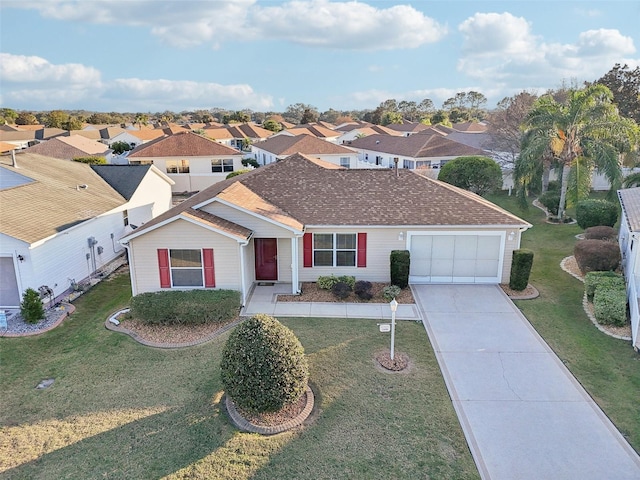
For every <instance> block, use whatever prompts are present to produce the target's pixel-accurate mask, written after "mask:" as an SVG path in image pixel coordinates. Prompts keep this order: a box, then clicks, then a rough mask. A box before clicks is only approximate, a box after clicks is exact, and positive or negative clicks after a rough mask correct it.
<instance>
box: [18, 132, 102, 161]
mask: <svg viewBox="0 0 640 480" xmlns="http://www.w3.org/2000/svg"><path fill="white" fill-rule="evenodd" d="M26 151H28V152H29V153H36V154H38V155H44V156H47V157H53V158H61V159H64V160H71V159H72V158H77V157H86V156H93V155H96V156H103V155H106V153H107V152H108V151H109V147H108V146H106V145H105V144H103V143H99V142H96V141H94V140H89V139H87V138H84V137H81V136H80V135H72V136H71V137H56V138H52V139H51V140H47V141H46V142H42V143H39V144H38V145H34V146H33V147H29V148H27V150H26Z"/></svg>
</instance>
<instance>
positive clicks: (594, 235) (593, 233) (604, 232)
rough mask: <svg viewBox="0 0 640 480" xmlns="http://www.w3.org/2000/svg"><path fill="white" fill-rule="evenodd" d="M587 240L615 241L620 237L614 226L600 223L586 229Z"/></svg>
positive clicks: (585, 236)
mask: <svg viewBox="0 0 640 480" xmlns="http://www.w3.org/2000/svg"><path fill="white" fill-rule="evenodd" d="M584 238H585V239H586V240H606V241H607V242H615V241H616V240H617V238H618V231H617V230H616V229H615V228H613V227H607V226H606V225H599V226H597V227H589V228H587V229H586V230H585V231H584Z"/></svg>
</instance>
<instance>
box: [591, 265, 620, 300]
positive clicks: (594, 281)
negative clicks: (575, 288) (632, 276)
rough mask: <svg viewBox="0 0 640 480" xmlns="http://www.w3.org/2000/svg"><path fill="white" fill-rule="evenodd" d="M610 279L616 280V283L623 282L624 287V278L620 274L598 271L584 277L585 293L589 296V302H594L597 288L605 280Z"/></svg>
mask: <svg viewBox="0 0 640 480" xmlns="http://www.w3.org/2000/svg"><path fill="white" fill-rule="evenodd" d="M609 278H614V279H616V280H615V281H618V282H622V285H624V284H625V283H624V277H623V276H622V275H620V274H618V273H615V272H611V271H607V272H598V271H593V272H589V273H587V274H586V275H585V276H584V293H586V294H587V298H588V299H589V300H593V295H594V294H595V293H596V288H598V285H600V283H601V282H602V281H603V280H605V279H609Z"/></svg>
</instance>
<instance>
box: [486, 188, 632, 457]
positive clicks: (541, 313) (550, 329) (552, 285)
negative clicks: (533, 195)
mask: <svg viewBox="0 0 640 480" xmlns="http://www.w3.org/2000/svg"><path fill="white" fill-rule="evenodd" d="M595 197H597V198H601V197H602V193H599V194H596V195H595ZM489 200H491V201H493V202H495V203H497V204H498V205H500V206H502V207H503V208H505V209H507V210H509V211H511V212H513V213H514V214H516V215H518V216H520V217H521V218H523V219H525V220H527V221H528V222H529V223H531V224H533V225H534V226H533V228H531V229H529V230H527V231H526V232H525V233H524V234H523V238H522V247H523V248H529V249H531V250H533V251H534V252H535V257H534V260H533V269H532V272H531V278H530V283H531V284H533V285H534V286H535V287H536V288H537V289H538V290H539V291H540V297H539V298H537V299H535V300H523V301H516V302H515V303H516V305H517V306H518V308H520V309H521V310H522V312H523V313H524V315H525V316H526V317H527V319H528V320H529V321H530V322H531V324H532V325H533V326H534V327H535V329H536V330H537V331H538V333H539V334H540V335H541V336H542V337H543V338H544V339H545V340H546V342H547V343H548V344H549V346H550V347H551V348H552V349H553V350H554V351H555V352H556V354H557V355H558V357H560V359H561V360H562V361H563V362H564V363H565V365H566V366H567V367H568V368H569V370H570V371H571V372H572V373H573V374H574V376H575V377H576V378H577V379H578V381H579V382H580V383H581V384H582V385H583V386H584V387H585V389H586V390H587V391H588V392H589V394H590V395H591V396H592V397H593V399H594V400H595V401H596V402H597V403H598V405H600V407H601V408H602V409H603V410H604V412H605V413H606V414H607V415H608V416H609V418H611V420H612V421H613V422H614V424H615V425H616V426H617V427H618V429H619V430H620V431H621V432H622V434H623V435H624V436H625V437H626V438H627V440H628V441H629V443H631V445H632V446H633V447H634V448H635V449H636V451H640V415H639V414H638V405H639V399H640V355H639V354H638V353H636V352H635V351H634V350H633V348H632V347H631V344H630V342H625V341H622V340H616V339H614V338H612V337H609V336H607V335H605V334H603V333H601V332H600V331H599V330H598V329H597V328H596V327H594V326H593V324H592V323H591V321H590V320H589V318H588V317H587V315H586V314H585V312H584V310H583V308H582V297H583V293H584V286H583V284H582V283H581V282H580V281H579V280H576V279H575V278H573V277H572V276H571V275H569V274H568V273H565V272H563V271H562V270H561V269H560V261H561V260H562V259H563V258H564V257H567V256H570V255H573V247H574V245H575V242H576V238H575V235H577V234H578V233H582V231H583V230H582V229H581V228H580V227H578V226H577V225H550V224H547V223H545V221H544V220H545V216H544V214H543V213H542V212H541V211H540V210H538V209H537V208H535V207H529V210H528V211H522V210H521V209H520V207H519V206H518V204H517V201H516V199H515V197H508V196H507V195H506V194H504V193H502V194H499V195H494V196H490V197H489ZM568 214H569V216H574V212H568Z"/></svg>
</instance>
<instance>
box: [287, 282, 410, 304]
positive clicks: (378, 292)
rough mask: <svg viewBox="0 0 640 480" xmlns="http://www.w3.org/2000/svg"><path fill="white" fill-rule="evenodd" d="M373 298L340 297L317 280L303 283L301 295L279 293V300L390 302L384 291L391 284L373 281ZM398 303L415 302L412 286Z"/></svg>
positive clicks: (352, 295) (403, 293)
mask: <svg viewBox="0 0 640 480" xmlns="http://www.w3.org/2000/svg"><path fill="white" fill-rule="evenodd" d="M371 285H372V286H371V293H372V294H373V297H372V298H371V300H362V299H361V298H359V297H358V296H357V295H356V294H355V293H353V292H351V294H350V295H349V296H348V297H347V298H346V299H344V300H341V299H339V298H338V297H336V296H335V295H334V294H333V293H331V291H330V290H323V289H321V288H320V287H319V286H318V284H317V283H315V282H304V283H303V284H302V293H301V294H300V295H282V294H280V295H278V302H346V303H389V300H387V299H386V298H384V295H383V293H382V291H383V289H384V287H387V286H389V284H388V283H382V282H379V283H374V282H372V283H371ZM396 301H397V302H398V303H406V304H410V303H415V302H414V300H413V294H412V293H411V289H410V288H405V289H403V290H402V291H401V292H400V295H398V296H397V297H396Z"/></svg>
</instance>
